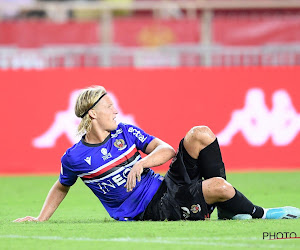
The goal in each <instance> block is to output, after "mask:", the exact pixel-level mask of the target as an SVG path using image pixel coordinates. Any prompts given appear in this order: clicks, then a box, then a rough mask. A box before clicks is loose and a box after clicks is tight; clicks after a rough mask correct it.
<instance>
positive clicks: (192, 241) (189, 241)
mask: <svg viewBox="0 0 300 250" xmlns="http://www.w3.org/2000/svg"><path fill="white" fill-rule="evenodd" d="M0 238H6V239H9V238H10V239H36V240H57V241H83V242H84V241H89V242H92V241H95V242H119V243H120V242H130V243H159V244H172V245H173V244H176V245H178V244H181V245H204V246H224V247H248V248H264V249H266V248H278V247H280V246H282V245H275V244H263V245H261V244H259V243H258V242H257V244H254V242H253V241H257V240H261V241H263V240H262V239H261V238H256V237H252V238H245V237H241V238H237V237H235V238H234V237H229V238H226V237H225V238H221V237H199V238H195V237H194V238H163V237H157V238H152V239H149V238H130V237H126V238H107V239H99V238H84V237H78V238H75V237H61V236H26V235H0ZM233 239H234V240H237V241H238V240H248V241H252V242H251V243H249V244H246V243H225V242H224V241H226V240H233ZM218 240H219V242H215V241H218ZM213 241H214V242H213ZM284 248H289V247H288V246H284Z"/></svg>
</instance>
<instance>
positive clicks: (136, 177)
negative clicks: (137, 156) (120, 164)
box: [124, 162, 144, 192]
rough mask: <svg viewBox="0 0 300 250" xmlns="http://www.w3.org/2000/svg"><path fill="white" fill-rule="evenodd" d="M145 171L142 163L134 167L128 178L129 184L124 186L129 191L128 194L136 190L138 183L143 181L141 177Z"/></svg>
mask: <svg viewBox="0 0 300 250" xmlns="http://www.w3.org/2000/svg"><path fill="white" fill-rule="evenodd" d="M143 170H144V168H143V165H142V164H141V163H140V162H137V163H136V164H135V165H134V166H133V167H132V169H131V170H130V172H129V174H128V176H127V182H126V184H125V186H124V187H125V188H126V189H127V192H131V191H132V190H133V189H134V188H135V186H136V181H141V175H142V173H143Z"/></svg>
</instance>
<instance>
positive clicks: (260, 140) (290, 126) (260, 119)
mask: <svg viewBox="0 0 300 250" xmlns="http://www.w3.org/2000/svg"><path fill="white" fill-rule="evenodd" d="M299 131H300V114H298V113H297V110H296V108H295V107H294V105H293V103H292V99H291V97H290V95H289V93H288V92H287V91H286V90H283V89H280V90H277V91H275V92H274V93H273V95H272V109H269V108H268V106H267V105H266V102H265V93H264V91H263V90H262V89H259V88H253V89H250V90H249V91H248V92H247V94H246V98H245V104H244V107H243V108H242V109H239V110H234V111H233V112H232V114H231V118H230V121H229V122H228V124H227V125H226V126H225V128H224V129H223V130H222V131H221V132H220V133H218V134H217V137H218V141H219V144H220V145H221V146H227V145H230V144H231V143H232V139H233V137H234V136H235V135H236V134H238V133H241V134H242V135H243V136H244V138H245V139H246V141H247V142H248V143H249V144H250V145H252V146H263V145H264V144H265V143H266V142H267V141H268V140H269V139H270V138H271V140H272V142H273V144H274V145H275V146H286V145H288V144H290V143H291V142H292V141H293V140H294V139H295V137H296V136H297V134H298V133H299Z"/></svg>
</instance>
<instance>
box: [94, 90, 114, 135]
mask: <svg viewBox="0 0 300 250" xmlns="http://www.w3.org/2000/svg"><path fill="white" fill-rule="evenodd" d="M94 110H95V112H96V114H97V117H96V119H97V122H98V125H99V126H100V127H101V129H103V130H105V131H112V130H115V129H116V128H117V127H118V124H117V121H116V117H117V114H118V111H117V110H116V108H115V107H114V104H113V102H112V100H111V99H110V97H109V96H108V95H105V96H104V97H103V98H102V99H101V100H100V102H99V103H98V104H97V105H96V106H95V108H94Z"/></svg>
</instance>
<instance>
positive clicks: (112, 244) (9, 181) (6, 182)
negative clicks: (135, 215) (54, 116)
mask: <svg viewBox="0 0 300 250" xmlns="http://www.w3.org/2000/svg"><path fill="white" fill-rule="evenodd" d="M227 176H228V178H227V179H228V181H229V182H230V183H231V184H232V185H233V186H235V187H236V188H237V189H239V190H240V191H241V192H243V193H244V194H245V195H246V196H247V197H248V198H249V199H250V200H251V201H252V202H253V203H254V204H257V205H261V206H263V207H266V208H268V207H278V206H284V205H292V206H296V207H300V195H299V191H300V181H299V180H300V171H296V172H276V173H229V174H228V175H227ZM56 179H57V177H54V176H42V177H1V178H0V183H1V188H0V249H1V250H4V249H22V250H23V249H55V250H59V249H154V248H155V249H218V250H219V249H242V248H252V249H300V238H298V239H280V240H267V239H265V240H264V239H263V232H268V233H277V232H289V233H290V232H295V233H296V234H297V237H300V219H297V220H246V221H229V220H228V221H218V220H217V217H216V212H214V213H213V215H212V218H211V220H210V221H196V222H195V221H194V222H193V221H179V222H171V221H164V222H117V221H114V220H113V219H111V218H110V217H109V216H108V214H107V213H106V211H105V210H104V208H103V207H102V205H101V203H100V202H99V201H98V200H97V198H96V197H95V196H94V195H93V193H92V192H91V191H90V190H89V189H88V188H87V187H85V186H84V184H83V183H82V182H81V181H80V180H78V181H77V183H76V184H75V185H74V187H72V188H71V190H70V192H69V194H68V195H67V197H66V199H65V200H64V201H63V203H62V204H61V205H60V207H59V208H58V210H57V211H56V212H55V213H54V215H53V217H52V218H51V219H50V220H49V221H47V222H43V223H40V222H25V223H12V221H13V220H14V219H16V218H19V217H24V216H26V215H32V216H37V215H38V213H39V211H40V209H41V207H42V204H43V202H44V199H45V197H46V195H47V193H48V191H49V189H50V187H51V186H52V184H53V183H54V182H55V181H56Z"/></svg>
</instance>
